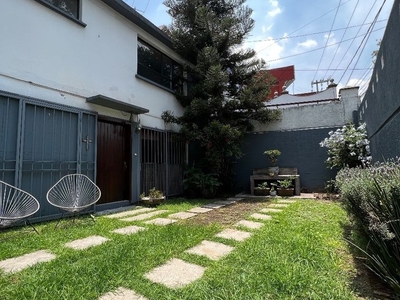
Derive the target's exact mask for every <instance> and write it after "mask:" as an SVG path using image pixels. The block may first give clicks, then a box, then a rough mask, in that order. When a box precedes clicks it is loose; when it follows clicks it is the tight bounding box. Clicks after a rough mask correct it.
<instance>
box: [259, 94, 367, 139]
mask: <svg viewBox="0 0 400 300" xmlns="http://www.w3.org/2000/svg"><path fill="white" fill-rule="evenodd" d="M339 94H340V95H341V97H340V98H339V100H338V101H329V102H320V103H318V104H301V105H298V106H297V105H296V106H293V105H291V106H277V107H278V108H276V107H275V106H274V107H273V108H272V109H280V110H281V112H282V116H281V119H280V120H278V121H276V122H272V123H268V124H260V123H258V122H254V126H255V129H254V131H255V132H261V131H288V130H304V129H315V128H331V127H338V126H343V125H344V124H346V123H348V122H350V121H353V111H356V110H357V109H358V106H359V105H360V98H359V96H358V87H355V88H345V89H341V90H340V91H339ZM280 97H282V96H280ZM280 97H278V98H276V99H279V98H280ZM292 97H295V96H292ZM306 99H307V98H304V100H303V101H310V100H306ZM313 100H322V99H313ZM267 104H270V103H267Z"/></svg>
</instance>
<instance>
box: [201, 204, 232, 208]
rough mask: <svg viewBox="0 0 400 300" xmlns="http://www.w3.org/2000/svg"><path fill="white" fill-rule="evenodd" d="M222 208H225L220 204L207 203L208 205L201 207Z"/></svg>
mask: <svg viewBox="0 0 400 300" xmlns="http://www.w3.org/2000/svg"><path fill="white" fill-rule="evenodd" d="M224 206H226V204H221V203H209V204H206V205H203V206H202V207H205V208H213V209H214V208H221V207H224Z"/></svg>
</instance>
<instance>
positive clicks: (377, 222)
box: [336, 160, 400, 295]
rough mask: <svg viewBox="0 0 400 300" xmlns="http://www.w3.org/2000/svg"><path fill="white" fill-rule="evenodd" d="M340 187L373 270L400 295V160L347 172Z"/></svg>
mask: <svg viewBox="0 0 400 300" xmlns="http://www.w3.org/2000/svg"><path fill="white" fill-rule="evenodd" d="M336 184H337V186H338V188H339V190H340V193H341V196H342V200H343V204H344V205H345V207H346V209H347V211H348V212H349V213H350V215H351V216H353V218H354V220H355V222H356V223H357V224H358V225H359V227H360V228H361V229H362V232H363V234H364V238H365V239H366V240H367V242H368V244H367V247H366V249H362V250H363V251H364V253H366V254H367V257H368V258H369V267H370V268H371V270H373V271H374V272H375V273H376V274H377V275H378V276H379V277H380V278H382V279H383V280H384V281H385V282H386V283H387V284H388V285H390V286H391V287H392V288H393V290H394V291H395V294H397V295H400V160H396V161H395V160H391V161H388V162H385V163H376V164H374V165H373V166H371V167H369V168H366V169H362V168H360V167H357V168H344V169H342V170H340V171H339V172H338V174H337V176H336Z"/></svg>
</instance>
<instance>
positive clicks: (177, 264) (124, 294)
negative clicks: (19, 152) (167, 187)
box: [0, 197, 296, 300]
mask: <svg viewBox="0 0 400 300" xmlns="http://www.w3.org/2000/svg"><path fill="white" fill-rule="evenodd" d="M241 200H243V198H241V197H235V198H228V199H226V200H224V201H217V202H214V203H210V204H206V205H204V206H202V207H195V208H192V209H190V210H188V211H186V212H178V213H173V214H168V212H169V211H168V210H156V209H155V208H143V207H135V208H134V209H131V210H128V211H123V212H118V213H114V214H109V215H106V216H105V217H106V218H117V219H120V220H122V221H127V222H129V221H143V223H144V224H150V225H159V226H166V225H169V224H172V223H175V222H177V221H179V220H184V219H189V218H192V217H194V216H196V215H197V214H202V213H207V212H209V211H212V210H214V209H218V208H221V207H225V206H227V205H231V204H233V203H235V202H237V201H241ZM295 201H296V200H294V199H293V200H292V199H291V200H289V199H278V200H277V203H274V204H269V205H268V206H267V207H266V208H263V209H261V210H260V211H259V212H257V213H254V214H252V215H250V219H249V220H246V219H244V220H240V221H239V222H237V223H236V224H234V225H233V226H232V227H233V228H226V229H224V230H223V231H221V232H219V233H217V234H216V235H215V237H218V238H221V239H222V240H224V239H225V240H235V241H237V242H243V241H245V240H246V239H248V238H250V237H251V235H252V234H253V232H254V230H257V229H259V228H261V227H262V226H263V225H264V223H263V221H268V220H271V219H272V218H273V217H274V214H276V213H280V212H281V211H282V210H283V209H285V208H286V207H288V206H289V205H290V204H291V203H294V202H295ZM160 215H162V216H163V217H158V216H160ZM155 217H157V218H155ZM260 221H261V222H260ZM144 230H148V228H147V227H141V226H135V225H130V226H126V227H122V228H118V229H115V230H113V231H112V232H113V233H117V234H124V235H129V234H135V233H137V232H140V231H144ZM106 242H111V241H110V239H108V238H105V237H102V236H95V235H94V236H88V237H86V238H83V239H78V240H74V241H70V242H68V243H66V244H65V245H64V246H65V247H69V248H72V249H75V250H77V251H79V250H83V249H87V248H89V247H95V246H98V245H101V244H103V243H106ZM234 249H235V247H233V246H230V245H226V244H224V243H223V242H214V241H208V240H203V241H202V242H200V244H198V245H196V246H194V247H192V248H190V249H187V250H185V251H184V252H186V253H190V254H192V255H200V256H204V257H207V258H208V259H210V260H214V261H216V260H219V259H222V258H223V257H225V256H227V255H229V253H231V252H232V251H234ZM55 258H56V255H54V254H52V253H50V252H49V251H47V250H40V251H37V252H33V253H29V254H25V255H22V256H19V257H14V258H10V259H6V260H3V261H0V269H2V270H3V271H4V272H5V273H14V272H18V271H21V270H23V269H25V268H28V267H30V266H33V265H35V264H38V263H44V262H47V261H50V260H53V259H55ZM205 270H206V268H205V267H202V266H199V265H196V264H192V263H189V262H185V261H183V260H181V259H178V258H172V259H170V260H169V261H168V262H166V263H165V264H163V265H161V266H158V267H156V268H155V269H153V270H151V271H149V272H148V273H146V274H145V275H144V276H145V278H147V279H148V280H150V281H152V282H154V283H158V284H163V285H165V286H166V287H168V288H181V287H184V286H186V285H187V284H190V283H192V282H193V281H195V280H197V279H200V278H201V277H202V276H203V274H204V272H205ZM99 299H100V300H117V299H133V300H146V298H145V297H143V296H142V295H139V294H137V293H136V292H135V291H132V290H129V289H126V288H124V287H120V288H118V289H117V290H115V291H110V292H109V293H107V294H104V295H103V296H102V297H100V298H99Z"/></svg>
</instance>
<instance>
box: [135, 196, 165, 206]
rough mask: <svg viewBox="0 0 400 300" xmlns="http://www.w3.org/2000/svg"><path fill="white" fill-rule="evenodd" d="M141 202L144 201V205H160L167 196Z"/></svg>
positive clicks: (147, 198)
mask: <svg viewBox="0 0 400 300" xmlns="http://www.w3.org/2000/svg"><path fill="white" fill-rule="evenodd" d="M140 200H141V201H142V203H143V204H144V205H159V204H161V203H163V202H164V200H165V196H164V197H162V198H150V197H144V198H140Z"/></svg>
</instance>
